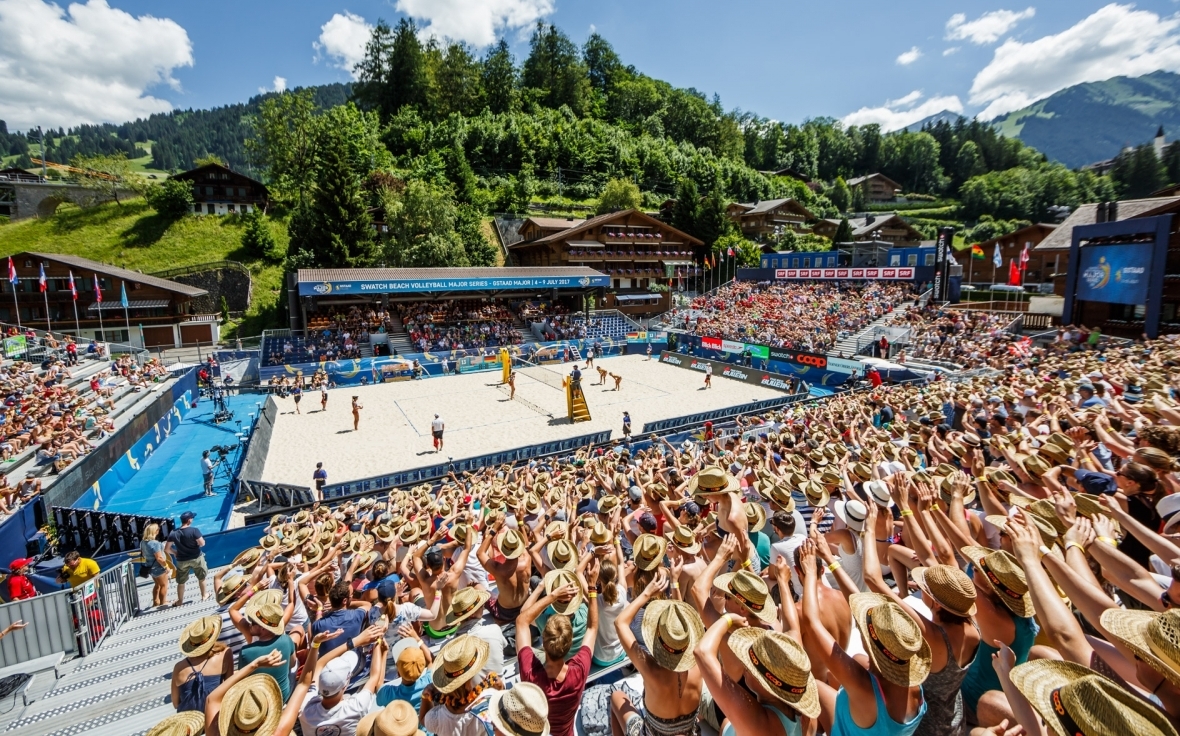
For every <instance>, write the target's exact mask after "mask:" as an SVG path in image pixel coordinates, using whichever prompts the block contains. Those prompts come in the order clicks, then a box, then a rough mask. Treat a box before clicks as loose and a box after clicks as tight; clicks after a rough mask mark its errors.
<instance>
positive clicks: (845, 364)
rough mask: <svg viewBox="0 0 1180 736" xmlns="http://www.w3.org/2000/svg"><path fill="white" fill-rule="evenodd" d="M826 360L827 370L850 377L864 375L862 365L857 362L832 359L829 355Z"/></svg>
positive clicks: (845, 359)
mask: <svg viewBox="0 0 1180 736" xmlns="http://www.w3.org/2000/svg"><path fill="white" fill-rule="evenodd" d="M827 358H828V370H830V371H838V372H840V373H848V374H850V375H857V374H860V373H864V364H863V363H861V362H860V361H859V360H848V359H847V358H834V357H832V356H831V355H829V356H827Z"/></svg>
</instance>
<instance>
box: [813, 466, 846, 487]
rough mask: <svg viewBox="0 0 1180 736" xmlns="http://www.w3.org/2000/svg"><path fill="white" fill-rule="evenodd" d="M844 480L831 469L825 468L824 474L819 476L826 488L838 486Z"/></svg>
mask: <svg viewBox="0 0 1180 736" xmlns="http://www.w3.org/2000/svg"><path fill="white" fill-rule="evenodd" d="M843 480H844V479H843V478H842V477H840V474H839V473H837V472H836V471H835V470H832V469H831V468H825V469H824V472H822V473H820V474H819V482H820V483H823V484H824V485H825V486H838V485H840V483H841V482H843Z"/></svg>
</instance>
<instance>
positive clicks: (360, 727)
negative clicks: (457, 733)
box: [356, 685, 520, 736]
mask: <svg viewBox="0 0 1180 736" xmlns="http://www.w3.org/2000/svg"><path fill="white" fill-rule="evenodd" d="M517 687H520V686H519V685H517ZM422 733H423V731H422V730H420V729H419V728H418V711H416V710H414V706H412V705H410V704H409V703H408V702H406V701H404V700H395V701H393V702H392V703H390V704H389V705H387V706H385V707H384V708H382V709H381V710H377V711H373V712H372V713H370V714H369V715H367V716H365V717H364V718H362V719H361V720H360V722H359V723H357V724H356V736H415V734H422Z"/></svg>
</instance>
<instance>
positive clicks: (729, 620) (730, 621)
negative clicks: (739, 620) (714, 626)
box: [723, 613, 733, 631]
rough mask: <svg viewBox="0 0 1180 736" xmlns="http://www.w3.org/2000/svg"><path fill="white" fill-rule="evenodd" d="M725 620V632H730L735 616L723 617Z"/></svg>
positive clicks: (729, 614)
mask: <svg viewBox="0 0 1180 736" xmlns="http://www.w3.org/2000/svg"><path fill="white" fill-rule="evenodd" d="M723 618H724V619H725V630H726V631H728V630H730V629H732V628H733V614H732V613H727V614H725V616H724V617H723Z"/></svg>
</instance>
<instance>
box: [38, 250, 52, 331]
mask: <svg viewBox="0 0 1180 736" xmlns="http://www.w3.org/2000/svg"><path fill="white" fill-rule="evenodd" d="M40 283H41V296H43V297H45V332H46V334H48V333H50V332H53V320H52V319H51V318H50V316H49V284H48V282H47V281H46V280H45V264H44V263H42V264H41V281H40Z"/></svg>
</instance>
